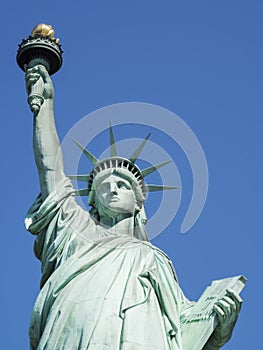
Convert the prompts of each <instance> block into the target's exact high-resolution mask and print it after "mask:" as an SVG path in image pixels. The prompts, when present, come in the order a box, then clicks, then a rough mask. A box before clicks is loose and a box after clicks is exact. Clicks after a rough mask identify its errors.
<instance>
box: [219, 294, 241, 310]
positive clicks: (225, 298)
mask: <svg viewBox="0 0 263 350" xmlns="http://www.w3.org/2000/svg"><path fill="white" fill-rule="evenodd" d="M222 300H223V301H225V302H226V303H228V304H229V306H230V308H231V309H232V310H233V311H236V309H237V305H236V303H235V301H234V300H233V299H232V298H230V297H228V296H224V297H223V298H222Z"/></svg>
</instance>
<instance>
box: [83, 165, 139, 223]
mask: <svg viewBox="0 0 263 350" xmlns="http://www.w3.org/2000/svg"><path fill="white" fill-rule="evenodd" d="M107 161H108V160H107ZM111 161H113V160H111ZM114 161H115V164H120V159H118V160H117V159H116V160H114ZM117 162H119V163H117ZM125 162H127V160H125ZM144 202H145V193H144V181H143V180H142V179H138V177H136V176H135V175H134V174H133V173H132V172H131V171H129V170H128V169H127V168H122V167H109V168H108V169H103V170H101V171H100V172H99V173H97V175H96V176H95V177H94V180H93V182H92V184H91V188H90V192H89V201H88V203H89V205H91V206H92V207H93V208H94V209H95V210H96V211H97V212H98V216H99V217H100V218H102V217H112V218H114V217H117V216H119V215H122V216H123V217H125V216H135V215H137V214H138V212H139V211H140V210H142V208H143V204H144Z"/></svg>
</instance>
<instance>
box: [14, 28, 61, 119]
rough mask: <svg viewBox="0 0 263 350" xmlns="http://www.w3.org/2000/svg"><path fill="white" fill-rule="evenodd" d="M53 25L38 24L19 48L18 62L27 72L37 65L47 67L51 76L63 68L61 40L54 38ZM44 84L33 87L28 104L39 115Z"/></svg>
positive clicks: (42, 100) (39, 81)
mask: <svg viewBox="0 0 263 350" xmlns="http://www.w3.org/2000/svg"><path fill="white" fill-rule="evenodd" d="M54 34H55V32H54V30H53V28H52V26H51V25H48V24H38V25H37V26H36V27H35V28H34V29H33V31H32V33H31V35H29V37H28V38H27V39H23V40H22V42H21V44H20V45H19V47H18V51H17V56H16V61H17V64H18V65H19V67H20V68H21V69H22V70H23V71H24V72H26V70H27V69H28V68H33V67H34V66H36V65H43V66H45V67H46V69H47V71H48V73H49V75H52V74H54V73H56V72H57V71H58V70H59V69H60V67H61V66H62V53H63V51H62V48H61V45H60V44H59V39H55V38H54ZM43 92H44V83H43V80H42V79H38V81H37V82H36V83H35V84H34V85H32V88H31V91H30V93H29V96H28V99H27V102H28V104H29V106H30V109H31V111H32V112H33V113H34V114H35V115H37V114H38V112H39V109H40V107H41V105H42V104H43V102H44V97H43Z"/></svg>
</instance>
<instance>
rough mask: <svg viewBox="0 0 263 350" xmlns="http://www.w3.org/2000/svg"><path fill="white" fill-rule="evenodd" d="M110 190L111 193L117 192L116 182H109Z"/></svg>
mask: <svg viewBox="0 0 263 350" xmlns="http://www.w3.org/2000/svg"><path fill="white" fill-rule="evenodd" d="M110 192H111V193H112V194H117V193H118V187H117V184H116V183H111V184H110Z"/></svg>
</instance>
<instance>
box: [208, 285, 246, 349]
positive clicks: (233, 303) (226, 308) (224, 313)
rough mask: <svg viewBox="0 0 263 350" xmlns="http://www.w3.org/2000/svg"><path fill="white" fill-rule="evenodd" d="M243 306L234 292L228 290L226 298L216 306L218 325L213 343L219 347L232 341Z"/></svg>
mask: <svg viewBox="0 0 263 350" xmlns="http://www.w3.org/2000/svg"><path fill="white" fill-rule="evenodd" d="M241 306H242V299H241V298H240V296H239V295H238V294H237V293H235V292H234V291H233V290H231V289H228V290H227V294H226V296H224V297H223V298H222V299H220V300H219V301H218V302H217V303H216V304H215V306H214V311H215V312H216V314H217V320H218V325H217V327H216V329H215V330H214V332H213V335H212V337H213V341H214V343H216V344H217V345H218V346H219V347H221V346H223V345H224V344H225V343H226V342H228V340H229V339H230V337H231V335H232V332H233V329H234V326H235V324H236V321H237V319H238V315H239V312H240V309H241Z"/></svg>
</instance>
